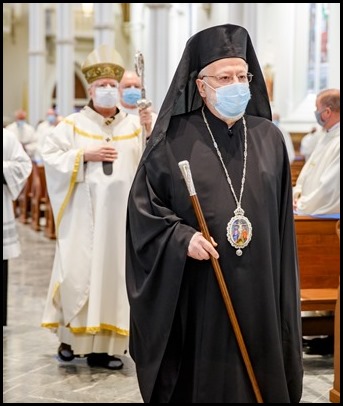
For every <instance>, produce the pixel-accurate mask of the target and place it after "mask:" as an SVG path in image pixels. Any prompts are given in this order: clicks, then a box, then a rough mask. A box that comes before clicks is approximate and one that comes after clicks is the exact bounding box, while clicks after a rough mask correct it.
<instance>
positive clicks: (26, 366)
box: [3, 223, 333, 403]
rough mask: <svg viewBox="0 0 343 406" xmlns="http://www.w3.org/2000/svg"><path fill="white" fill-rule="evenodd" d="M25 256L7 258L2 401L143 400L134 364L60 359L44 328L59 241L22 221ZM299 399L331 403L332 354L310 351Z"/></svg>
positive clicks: (118, 401) (305, 363)
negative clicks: (118, 366) (108, 366)
mask: <svg viewBox="0 0 343 406" xmlns="http://www.w3.org/2000/svg"><path fill="white" fill-rule="evenodd" d="M18 229H19V232H20V238H21V243H22V255H21V256H20V257H19V258H17V259H13V260H11V261H10V262H9V290H8V292H9V306H8V326H7V327H4V328H3V363H4V367H3V384H4V385H3V387H4V389H3V403H142V399H141V396H140V393H139V389H138V385H137V380H136V374H135V366H134V363H133V362H132V360H131V359H130V358H128V357H127V358H124V368H123V369H122V370H121V371H115V372H110V371H108V370H104V369H97V368H89V367H88V366H87V364H86V362H85V360H84V359H75V360H74V361H72V362H70V363H67V362H60V361H59V360H58V359H57V357H56V350H57V346H58V343H57V339H56V337H55V336H54V335H53V334H51V333H50V332H49V331H47V330H45V329H42V328H41V327H40V321H41V316H42V309H43V306H44V303H45V297H46V293H47V287H48V283H49V279H50V272H51V264H52V259H53V254H54V247H55V242H54V241H51V240H48V239H47V238H45V237H44V236H43V234H42V233H41V232H39V233H38V232H36V231H33V230H31V228H30V226H29V225H22V224H20V223H18ZM304 366H305V377H304V391H303V397H302V400H301V403H329V390H330V389H331V387H332V382H333V358H332V357H331V356H326V357H322V356H315V355H311V356H309V355H307V356H305V358H304Z"/></svg>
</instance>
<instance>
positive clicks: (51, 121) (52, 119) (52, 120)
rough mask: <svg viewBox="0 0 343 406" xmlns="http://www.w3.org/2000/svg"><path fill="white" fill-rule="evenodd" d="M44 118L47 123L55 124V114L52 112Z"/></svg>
mask: <svg viewBox="0 0 343 406" xmlns="http://www.w3.org/2000/svg"><path fill="white" fill-rule="evenodd" d="M46 119H47V121H48V122H49V124H55V122H56V116H55V115H54V114H48V115H47V117H46Z"/></svg>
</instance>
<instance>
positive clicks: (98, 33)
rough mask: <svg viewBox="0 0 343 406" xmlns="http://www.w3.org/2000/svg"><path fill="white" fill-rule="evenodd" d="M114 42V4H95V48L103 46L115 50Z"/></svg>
mask: <svg viewBox="0 0 343 406" xmlns="http://www.w3.org/2000/svg"><path fill="white" fill-rule="evenodd" d="M114 40H115V33H114V10H113V3H108V4H107V3H94V48H98V47H99V46H100V45H103V44H107V45H109V46H111V47H113V48H115V46H114Z"/></svg>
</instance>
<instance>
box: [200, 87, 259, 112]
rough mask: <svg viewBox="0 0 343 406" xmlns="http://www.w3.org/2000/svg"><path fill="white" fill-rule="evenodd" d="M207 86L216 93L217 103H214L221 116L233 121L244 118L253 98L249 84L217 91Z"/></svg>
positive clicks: (221, 88)
mask: <svg viewBox="0 0 343 406" xmlns="http://www.w3.org/2000/svg"><path fill="white" fill-rule="evenodd" d="M205 83H206V82H205ZM206 84H207V86H209V87H210V88H211V89H213V90H215V92H216V98H217V101H216V103H213V106H214V108H215V109H216V110H217V111H218V113H219V114H220V115H221V116H223V117H225V118H231V119H236V118H240V117H242V116H243V114H244V112H245V109H246V107H247V105H248V102H249V100H250V98H251V93H250V88H249V84H248V83H234V84H232V85H227V86H222V87H218V88H217V89H214V88H213V87H212V86H210V85H209V84H208V83H206Z"/></svg>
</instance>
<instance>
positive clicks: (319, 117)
mask: <svg viewBox="0 0 343 406" xmlns="http://www.w3.org/2000/svg"><path fill="white" fill-rule="evenodd" d="M325 110H326V109H323V110H320V111H318V110H316V111H315V112H314V115H315V116H316V120H317V123H318V124H319V125H320V126H321V127H324V125H325V121H324V120H323V119H322V113H324V111H325Z"/></svg>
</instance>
